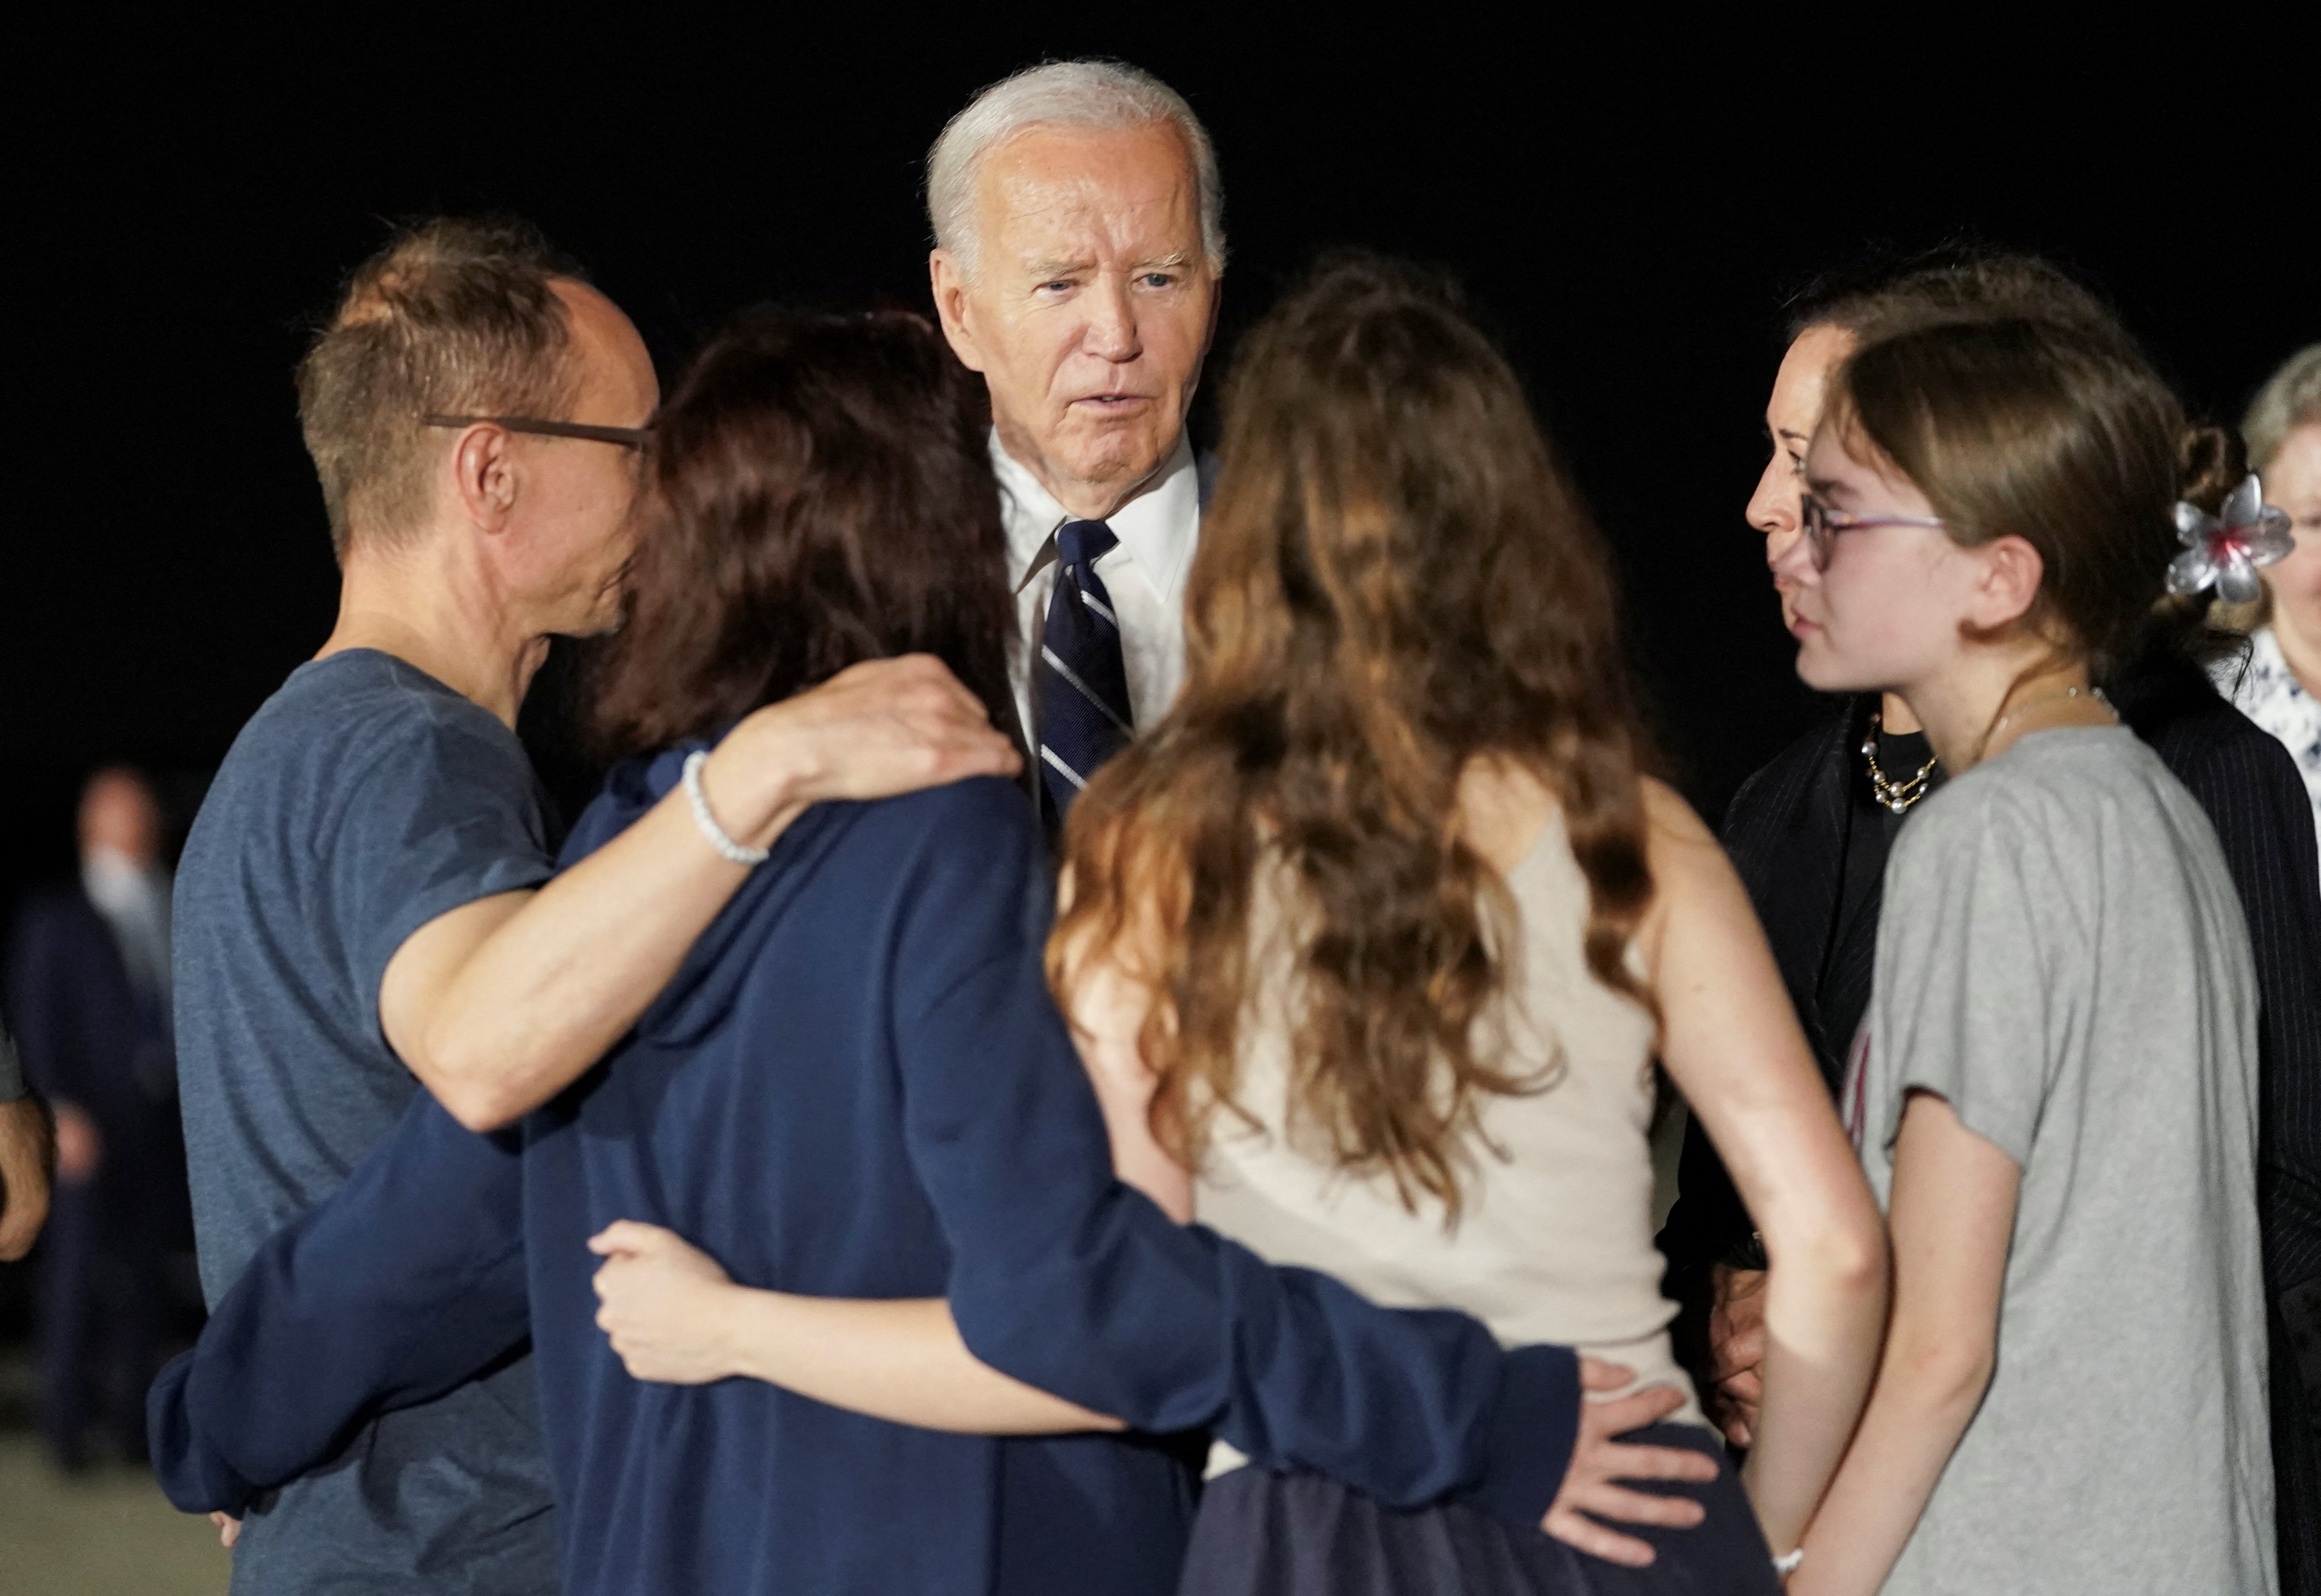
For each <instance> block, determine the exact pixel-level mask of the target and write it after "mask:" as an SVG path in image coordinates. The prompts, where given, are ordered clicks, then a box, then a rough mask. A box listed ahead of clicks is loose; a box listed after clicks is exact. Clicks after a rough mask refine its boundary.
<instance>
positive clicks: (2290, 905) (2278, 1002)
mask: <svg viewBox="0 0 2321 1596" xmlns="http://www.w3.org/2000/svg"><path fill="white" fill-rule="evenodd" d="M2001 315H2028V316H2032V317H2035V318H2038V319H2042V320H2049V321H2056V322H2061V323H2063V324H2069V325H2073V326H2077V327H2080V328H2083V329H2086V330H2089V331H2092V332H2095V333H2099V334H2100V335H2102V336H2104V337H2106V338H2108V339H2111V340H2114V341H2116V342H2119V343H2120V344H2122V345H2123V346H2125V347H2129V348H2132V347H2133V341H2132V339H2131V338H2130V336H2129V334H2128V333H2127V332H2126V331H2125V329H2124V328H2123V327H2122V326H2121V325H2120V324H2119V323H2118V320H2117V318H2116V316H2115V315H2113V314H2112V312H2111V311H2110V310H2109V309H2108V308H2107V306H2105V305H2104V304H2103V302H2102V301H2101V300H2099V299H2098V298H2097V297H2096V296H2094V295H2093V294H2091V293H2090V292H2089V290H2088V289H2087V288H2085V287H2082V286H2080V284H2079V283H2078V282H2076V281H2074V280H2073V279H2072V278H2071V277H2069V276H2068V275H2067V274H2065V273H2063V272H2062V271H2061V270H2059V269H2056V268H2055V267H2053V266H2052V265H2050V264H2048V263H2047V262H2045V261H2043V260H2038V259H2036V258H2035V257H2032V256H2028V255H2024V254H2019V253H2014V252H2009V251H1988V250H1971V249H1970V250H1958V251H1947V252H1945V253H1943V254H1941V255H1938V256H1936V257H1934V258H1933V259H1931V260H1921V261H1917V262H1913V263H1906V264H1903V265H1898V266H1889V267H1886V268H1884V269H1879V270H1874V271H1870V272H1866V273H1862V274H1859V275H1856V276H1854V277H1852V278H1834V279H1831V280H1825V282H1823V283H1821V284H1817V285H1816V287H1814V288H1813V289H1811V290H1809V291H1808V292H1807V294H1805V295H1803V296H1799V298H1798V300H1797V301H1796V302H1793V304H1792V306H1790V318H1789V347H1788V349H1787V351H1786V352H1785V353H1784V355H1783V358H1782V360H1781V364H1780V368H1779V373H1778V374H1777V376H1776V377H1775V378H1774V382H1773V389H1772V393H1771V396H1770V399H1769V401H1768V403H1767V406H1766V415H1765V429H1766V433H1767V442H1768V444H1769V454H1770V458H1769V459H1768V461H1767V463H1766V466H1765V470H1764V472H1763V474H1762V475H1761V478H1760V479H1759V481H1758V484H1757V488H1756V491H1755V492H1754V493H1753V494H1752V497H1751V498H1750V501H1749V505H1748V508H1747V512H1746V514H1747V519H1748V521H1749V523H1750V524H1751V525H1752V526H1753V527H1755V528H1756V529H1757V531H1758V532H1759V533H1760V534H1762V536H1763V537H1764V539H1765V556H1766V563H1767V565H1768V566H1769V567H1770V568H1771V569H1772V570H1774V572H1775V587H1776V589H1777V590H1778V592H1779V598H1780V603H1781V608H1782V616H1783V619H1784V621H1785V622H1786V621H1789V619H1791V618H1792V606H1793V604H1794V602H1795V598H1796V584H1795V582H1793V581H1791V580H1788V579H1784V578H1783V577H1782V575H1781V574H1780V573H1781V571H1782V569H1783V568H1782V565H1781V560H1782V556H1783V555H1784V554H1785V553H1787V552H1789V550H1790V549H1792V548H1793V547H1794V546H1795V545H1796V544H1797V543H1798V539H1799V538H1800V537H1801V536H1802V535H1803V522H1802V507H1803V491H1804V487H1805V482H1804V464H1805V457H1806V449H1807V443H1808V442H1810V441H1811V439H1812V436H1813V433H1814V430H1815V428H1816V427H1817V426H1818V425H1819V424H1820V421H1821V411H1822V398H1823V389H1824V388H1825V384H1826V383H1827V381H1828V380H1829V378H1830V376H1831V374H1832V373H1833V372H1834V371H1835V370H1836V369H1838V367H1839V366H1840V365H1841V364H1842V363H1843V361H1844V360H1845V359H1846V358H1847V357H1848V356H1849V355H1851V354H1852V352H1853V351H1854V350H1855V349H1856V348H1858V347H1860V346H1861V343H1863V342H1866V341H1868V340H1870V339H1871V338H1874V337H1877V336H1879V335H1881V334H1884V333H1892V332H1896V331H1899V330H1901V329H1902V328H1904V327H1905V326H1907V325H1909V324H1916V323H1922V322H1925V321H1929V320H1944V319H1956V318H1964V317H1989V316H2001ZM2280 569H2281V567H2280V566H2274V567H2272V568H2270V570H2268V571H2267V572H2266V574H2267V575H2268V576H2270V575H2271V574H2273V573H2274V572H2277V571H2279V570H2280ZM2202 602H2205V601H2196V602H2191V603H2189V604H2183V605H2174V604H2173V601H2171V608H2170V611H2169V614H2168V615H2167V616H2165V617H2164V618H2161V619H2159V621H2158V624H2156V625H2154V626H2153V628H2152V629H2151V633H2150V634H2149V635H2148V636H2147V638H2146V640H2145V641H2146V644H2147V646H2146V647H2145V648H2144V651H2143V652H2142V653H2141V654H2140V655H2139V656H2138V657H2137V658H2135V659H2134V660H2133V661H2129V662H2128V663H2127V664H2126V665H2125V668H2124V669H2123V670H2121V671H2120V672H2119V673H2118V675H2117V678H2116V679H2115V680H2113V681H2112V682H2111V683H2110V684H2109V691H2110V693H2111V695H2112V699H2113V702H2114V703H2116V705H2117V707H2118V708H2119V712H2120V714H2121V716H2122V718H2123V719H2124V720H2125V723H2126V724H2127V725H2129V727H2130V728H2131V729H2133V730H2134V732H2135V733H2136V734H2137V735H2138V736H2139V737H2141V738H2142V739H2143V740H2144V742H2145V743H2147V744H2149V745H2150V746H2151V748H2152V749H2153V752H2156V753H2158V754H2159V755H2160V757H2161V759H2162V762H2164V763H2165V764H2166V765H2167V766H2168V767H2169V770H2170V771H2171V773H2172V774H2173V775H2174V776H2175V777H2176V778H2177V780H2180V781H2181V782H2182V783H2183V784H2184V785H2185V787H2186V788H2188V789H2189V790H2190V791H2191V793H2192V795H2193V797H2194V798H2196V799H2197V800H2198V802H2199V804H2200V806H2201V807H2202V808H2203V809H2204V810H2205V811H2206V812H2207V815H2208V817H2209V820H2210V823H2211V824H2212V825H2214V826H2215V828H2216V834H2217V837H2218V840H2219V841H2220V842H2221V843H2222V844H2223V846H2224V850H2225V862H2226V865H2227V867H2228V868H2229V869H2230V871H2231V872H2232V875H2233V880H2234V885H2235V889H2237V890H2238V892H2239V894H2240V898H2241V901H2242V904H2243V907H2244V911H2245V913H2246V916H2247V919H2248V925H2249V930H2250V935H2251V941H2252V943H2253V947H2254V950H2255V954H2256V969H2257V983H2258V988H2259V990H2260V993H2261V996H2262V1005H2261V1013H2260V1019H2259V1024H2260V1032H2259V1049H2260V1059H2261V1066H2260V1068H2261V1078H2262V1093H2263V1106H2262V1126H2261V1129H2260V1137H2261V1141H2260V1156H2261V1161H2262V1198H2261V1200H2262V1216H2263V1223H2264V1236H2265V1257H2266V1273H2267V1282H2268V1292H2269V1296H2270V1298H2271V1301H2272V1304H2273V1312H2274V1318H2273V1321H2272V1324H2271V1341H2272V1360H2273V1373H2272V1376H2271V1390H2272V1400H2273V1404H2274V1413H2273V1418H2272V1430H2273V1438H2274V1449H2275V1457H2274V1472H2275V1473H2276V1475H2277V1477H2278V1480H2279V1482H2280V1489H2279V1491H2278V1492H2277V1493H2276V1503H2277V1507H2278V1509H2279V1532H2280V1541H2279V1555H2280V1574H2281V1587H2280V1588H2281V1589H2282V1591H2286V1592H2289V1593H2291V1596H2298V1593H2308V1596H2309V1593H2321V1444H2316V1439H2315V1437H2314V1435H2313V1427H2312V1426H2313V1418H2312V1415H2313V1412H2314V1411H2315V1409H2313V1407H2312V1406H2311V1405H2310V1398H2309V1397H2308V1394H2307V1393H2308V1392H2316V1393H2321V1375H2316V1373H2314V1372H2312V1371H2310V1370H2307V1372H2306V1373H2303V1374H2302V1375H2298V1374H2293V1373H2291V1371H2292V1370H2294V1369H2297V1368H2298V1367H2300V1366H2301V1365H2300V1364H2299V1363H2298V1356H2299V1354H2298V1352H2297V1350H2296V1348H2297V1346H2298V1345H2299V1344H2300V1342H2299V1335H2298V1332H2297V1331H2296V1330H2295V1329H2294V1328H2292V1327H2291V1326H2290V1325H2289V1322H2288V1318H2289V1316H2290V1315H2292V1314H2294V1313H2296V1312H2298V1309H2297V1308H2296V1307H2295V1304H2296V1303H2298V1302H2299V1301H2303V1300H2304V1299H2303V1298H2300V1297H2299V1296H2298V1290H2299V1288H2300V1286H2301V1287H2302V1289H2303V1290H2306V1291H2308V1292H2310V1291H2312V1290H2315V1288H2314V1287H2313V1286H2312V1285H2311V1284H2309V1283H2307V1282H2311V1281H2315V1280H2316V1279H2321V951H2316V950H2321V890H2316V880H2315V879H2316V869H2321V866H2316V862H2315V853H2314V852H2313V851H2312V847H2311V844H2310V842H2309V840H2308V838H2307V835H2306V833H2305V828H2304V827H2303V826H2302V825H2298V824H2297V822H2298V820H2299V819H2301V818H2302V813H2303V808H2304V805H2303V802H2302V799H2303V797H2304V795H2303V793H2302V791H2301V790H2300V789H2299V787H2298V781H2297V778H2296V772H2295V771H2294V769H2293V768H2291V766H2290V762H2289V760H2288V759H2287V758H2285V757H2284V756H2283V755H2282V753H2281V752H2280V749H2279V748H2278V747H2277V746H2276V745H2275V744H2274V743H2273V741H2272V739H2271V738H2270V737H2268V736H2267V735H2265V734H2264V733H2263V732H2262V731H2261V730H2260V729H2259V728H2258V727H2257V726H2255V725H2252V724H2250V721H2249V719H2248V718H2247V717H2246V716H2243V715H2242V714H2240V713H2238V712H2237V711H2236V710H2235V709H2234V707H2232V706H2230V705H2228V704H2226V703H2225V702H2223V701H2222V700H2221V699H2220V698H2218V697H2217V696H2216V692H2215V691H2213V690H2212V689H2210V687H2209V685H2208V682H2207V679H2205V677H2204V676H2203V673H2202V670H2201V668H2200V665H2199V664H2198V663H2197V662H2196V661H2198V659H2199V658H2200V657H2201V655H2202V653H2203V652H2204V651H2207V650H2209V649H2211V648H2212V647H2213V645H2214V644H2215V643H2216V634H2214V633H2213V632H2209V631H2206V630H2203V629H2202V628H2201V627H2200V626H2199V625H2198V618H2199V616H2198V612H2199V608H2200V604H2201V603H2202ZM1944 775H1945V772H1944V771H1943V769H1942V766H1941V764H1940V762H1938V761H1937V760H1935V758H1934V752H1933V749H1932V747H1931V746H1930V745H1929V744H1928V743H1926V741H1925V736H1924V734H1923V733H1922V732H1921V731H1920V730H1919V727H1918V724H1917V722H1916V719H1915V717H1912V716H1910V715H1909V711H1908V707H1907V705H1906V704H1904V703H1903V702H1902V701H1901V700H1900V699H1899V698H1898V697H1897V696H1895V695H1893V694H1886V695H1882V696H1881V695H1877V694H1853V695H1850V696H1848V697H1846V698H1843V699H1842V700H1841V701H1840V702H1839V703H1838V704H1836V705H1835V706H1834V707H1833V709H1832V711H1831V713H1830V714H1829V716H1828V717H1827V718H1826V719H1825V721H1824V723H1823V724H1822V725H1819V726H1817V727H1816V728H1815V729H1814V730H1812V731H1810V732H1808V733H1807V734H1806V735H1805V736H1804V737H1802V738H1800V739H1799V740H1798V742H1797V743H1794V744H1792V745H1791V746H1790V747H1789V748H1788V749H1787V750H1785V751H1783V752H1781V753H1780V754H1779V755H1778V756H1777V757H1776V758H1775V759H1774V760H1772V761H1771V762H1770V763H1768V764H1767V765H1766V766H1765V767H1764V768H1763V769H1762V770H1761V771H1758V772H1757V773H1756V774H1754V775H1752V777H1750V779H1749V780H1747V781H1745V782H1743V784H1742V787H1741V789H1740V790H1739V791H1738V792H1737V793H1735V794H1734V798H1733V801H1732V803H1731V804H1730V805H1729V806H1728V807H1727V808H1726V810H1725V821H1724V825H1723V839H1724V842H1725V847H1726V848H1727V849H1728V850H1729V851H1730V853H1731V854H1732V857H1733V862H1734V865H1735V866H1736V867H1737V868H1738V869H1739V871H1740V872H1741V876H1742V880H1743V883H1744V884H1745V885H1746V886H1747V888H1748V889H1749V895H1750V898H1751V899H1752V902H1753V903H1754V905H1755V907H1756V910H1757V914H1758V917H1759V918H1760V919H1761V921H1762V922H1763V924H1764V926H1765V931H1766V935H1767V937H1768V938H1769V940H1770V942H1771V944H1772V945H1773V952H1774V956H1775V958H1776V959H1777V961H1778V962H1779V964H1780V967H1781V971H1782V974H1783V977H1784V979H1785V980H1786V981H1787V983H1788V985H1789V996H1790V999H1791V1001H1792V1002H1793V1003H1794V1004H1795V1006H1796V1008H1797V1011H1798V1018H1799V1020H1800V1021H1801V1022H1802V1023H1803V1025H1804V1026H1805V1031H1806V1035H1807V1041H1808V1042H1809V1043H1810V1044H1811V1045H1812V1047H1813V1050H1814V1053H1815V1054H1816V1057H1817V1059H1818V1060H1819V1061H1820V1063H1821V1067H1822V1072H1823V1076H1824V1079H1825V1082H1826V1083H1827V1084H1828V1085H1829V1086H1830V1088H1831V1090H1833V1091H1834V1090H1836V1088H1837V1085H1838V1083H1839V1081H1840V1079H1841V1077H1842V1074H1843V1063H1844V1056H1845V1052H1846V1049H1847V1046H1848V1045H1849V1044H1850V1043H1851V1042H1852V1039H1853V1037H1854V1035H1855V1032H1856V1031H1857V1030H1858V1028H1859V1027H1860V1026H1861V1020H1862V1017H1863V1016H1864V1014H1865V1013H1866V1012H1867V1011H1868V1008H1869V1003H1870V971H1871V966H1872V962H1873V961H1874V959H1875V956H1876V952H1877V940H1878V939H1877V928H1878V917H1879V911H1880V906H1881V903H1882V899H1883V880H1884V876H1885V872H1886V862H1887V858H1888V855H1889V852H1890V851H1891V849H1892V848H1893V846H1894V844H1895V841H1896V839H1897V837H1898V835H1899V834H1900V832H1901V831H1902V830H1903V828H1904V825H1905V823H1906V821H1907V818H1908V816H1910V815H1911V814H1912V813H1913V812H1915V810H1916V806H1917V805H1918V804H1919V803H1920V802H1921V801H1922V800H1923V799H1924V798H1925V797H1926V796H1927V795H1929V794H1930V793H1932V792H1934V791H1936V790H1938V789H1940V788H1941V786H1942V785H1943V779H1944ZM1678 1189H1679V1196H1678V1200H1677V1204H1676V1206H1675V1208H1673V1209H1672V1210H1671V1211H1670V1215H1669V1218H1668V1223H1667V1225H1666V1227H1664V1228H1663V1230H1662V1231H1661V1237H1660V1242H1661V1250H1662V1251H1663V1252H1664V1253H1665V1254H1667V1256H1668V1259H1669V1264H1670V1269H1669V1280H1668V1283H1667V1288H1666V1289H1667V1290H1668V1292H1669V1294H1670V1296H1671V1297H1672V1298H1673V1299H1674V1300H1677V1301H1678V1302H1679V1305H1680V1308H1681V1311H1680V1314H1679V1318H1678V1321H1677V1323H1676V1325H1675V1327H1674V1330H1675V1333H1676V1339H1677V1345H1678V1352H1679V1356H1680V1357H1682V1358H1683V1360H1684V1361H1685V1363H1686V1364H1687V1366H1688V1368H1689V1369H1690V1370H1691V1371H1692V1373H1694V1375H1695V1378H1696V1380H1697V1381H1698V1385H1699V1389H1700V1391H1701V1395H1702V1399H1703V1401H1704V1404H1705V1405H1706V1406H1707V1408H1708V1409H1709V1410H1710V1411H1711V1413H1712V1414H1713V1415H1714V1417H1715V1418H1716V1419H1717V1421H1718V1422H1719V1423H1720V1425H1721V1427H1723V1428H1724V1430H1725V1435H1726V1437H1727V1439H1729V1440H1730V1441H1732V1442H1733V1443H1734V1445H1735V1446H1743V1447H1745V1446H1749V1445H1750V1444H1751V1443H1752V1440H1753V1439H1754V1427H1755V1424H1756V1416H1757V1403H1758V1399H1759V1397H1760V1395H1761V1373H1760V1370H1761V1362H1762V1357H1763V1347H1764V1335H1763V1325H1764V1306H1763V1289H1764V1283H1765V1279H1766V1277H1765V1273H1764V1264H1763V1254H1762V1250H1761V1246H1760V1245H1759V1243H1758V1241H1757V1239H1756V1229H1757V1226H1756V1222H1755V1220H1754V1219H1753V1218H1752V1216H1751V1215H1750V1212H1749V1210H1748V1208H1746V1206H1745V1205H1744V1204H1743V1202H1742V1201H1741V1199H1740V1198H1739V1196H1738V1195H1737V1194H1736V1193H1735V1192H1734V1188H1733V1183H1732V1181H1731V1180H1730V1178H1729V1177H1728V1176H1727V1175H1726V1173H1725V1169H1724V1166H1723V1164H1722V1163H1721V1162H1720V1161H1719V1160H1718V1158H1717V1156H1716V1151H1715V1149H1714V1148H1713V1147H1712V1146H1711V1145H1710V1144H1709V1142H1708V1140H1707V1137H1706V1136H1705V1135H1702V1134H1701V1133H1700V1131H1699V1129H1698V1126H1693V1127H1689V1128H1688V1132H1687V1135H1686V1139H1685V1145H1684V1151H1683V1156H1682V1163H1681V1167H1680V1169H1679V1177H1678ZM2302 1311H2303V1312H2304V1313H2305V1315H2306V1316H2307V1318H2308V1319H2310V1318H2313V1317H2315V1315H2316V1309H2313V1308H2309V1307H2308V1308H2307V1309H2303V1310H2302ZM2313 1341H2314V1336H2312V1335H2311V1334H2310V1333H2309V1332H2308V1333H2307V1334H2306V1335H2305V1336H2303V1337H2302V1343H2301V1344H2302V1345H2306V1346H2308V1347H2309V1346H2310V1345H2313ZM2304 1356H2305V1362H2306V1363H2310V1362H2311V1356H2310V1354H2309V1353H2308V1354H2304Z"/></svg>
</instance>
